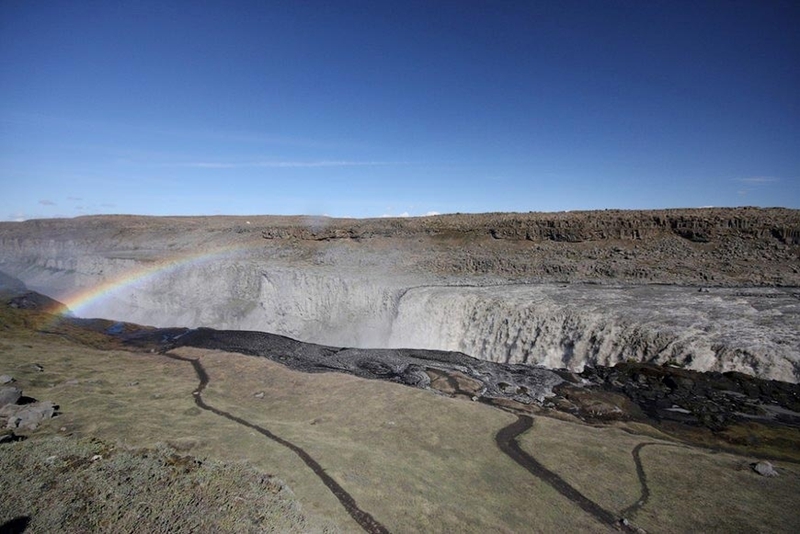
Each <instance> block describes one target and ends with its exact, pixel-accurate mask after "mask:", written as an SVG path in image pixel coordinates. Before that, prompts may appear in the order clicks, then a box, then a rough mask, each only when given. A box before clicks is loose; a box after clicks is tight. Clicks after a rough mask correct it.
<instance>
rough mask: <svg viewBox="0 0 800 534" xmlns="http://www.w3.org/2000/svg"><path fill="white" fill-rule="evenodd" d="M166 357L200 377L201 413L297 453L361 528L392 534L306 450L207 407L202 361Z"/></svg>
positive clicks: (196, 393)
mask: <svg viewBox="0 0 800 534" xmlns="http://www.w3.org/2000/svg"><path fill="white" fill-rule="evenodd" d="M164 356H166V357H167V358H171V359H173V360H180V361H182V362H188V363H190V364H191V365H192V367H193V368H194V372H195V373H196V374H197V378H198V379H199V380H200V384H199V385H198V386H197V388H196V389H195V390H194V391H193V392H192V395H193V396H194V403H195V404H196V405H197V407H198V408H200V409H201V410H206V411H208V412H211V413H213V414H215V415H218V416H220V417H224V418H225V419H228V420H229V421H233V422H234V423H238V424H240V425H242V426H245V427H247V428H250V429H252V430H255V431H256V432H258V433H259V434H261V435H262V436H265V437H267V438H269V439H271V440H272V441H274V442H276V443H279V444H281V445H283V446H284V447H286V448H287V449H289V450H290V451H292V452H293V453H295V454H296V455H297V456H299V457H300V459H301V460H303V462H304V463H305V464H306V465H307V466H308V467H309V468H310V469H311V470H312V471H313V472H314V474H315V475H317V476H318V477H319V479H320V480H321V481H322V483H323V484H325V486H326V487H327V488H328V489H329V490H331V493H333V494H334V496H336V498H337V499H338V500H339V502H340V503H341V504H342V506H343V507H344V509H345V510H347V513H348V514H350V517H352V518H353V519H354V520H355V521H356V522H357V523H358V524H359V525H361V528H363V529H364V531H365V532H367V533H369V534H388V532H389V530H388V529H387V528H386V527H384V526H383V525H382V524H381V523H379V522H378V521H377V520H376V519H375V518H374V517H372V515H370V514H369V512H365V511H364V510H362V509H361V508H359V507H358V504H356V501H355V499H353V497H352V496H351V495H350V494H349V493H348V492H347V491H346V490H345V489H344V488H343V487H342V486H340V485H339V483H338V482H336V481H335V480H334V479H333V478H331V476H330V475H328V474H327V473H326V472H325V469H323V467H322V466H321V465H320V464H319V462H317V461H316V460H314V458H312V457H311V456H310V455H309V454H308V453H307V452H306V451H304V450H303V449H302V448H300V447H298V446H297V445H295V444H294V443H292V442H291V441H288V440H285V439H283V438H282V437H280V436H277V435H275V434H273V433H272V432H270V431H269V430H267V429H266V428H263V427H260V426H258V425H254V424H253V423H251V422H249V421H247V420H245V419H242V418H241V417H237V416H235V415H233V414H230V413H228V412H225V411H223V410H220V409H218V408H214V407H213V406H210V405H208V404H206V402H205V401H204V400H203V390H204V389H205V388H206V386H207V385H208V382H209V376H208V373H207V372H206V370H205V369H204V368H203V364H201V363H200V361H199V360H195V359H192V358H184V357H182V356H176V355H174V354H164Z"/></svg>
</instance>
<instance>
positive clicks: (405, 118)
mask: <svg viewBox="0 0 800 534" xmlns="http://www.w3.org/2000/svg"><path fill="white" fill-rule="evenodd" d="M798 27H800V4H798V3H797V2H792V1H789V2H779V1H754V2H739V1H719V2H702V1H692V2H688V1H680V0H670V1H666V2H660V1H647V2H638V1H632V0H631V1H608V2H604V1H589V0H586V1H581V2H570V1H562V0H559V1H547V2H488V1H487V2H467V1H455V2H434V1H427V2H413V1H406V0H404V1H402V2H399V1H398V2H380V1H378V2H376V1H370V2H366V1H365V2H348V1H341V2H340V1H337V2H299V1H298V2H294V1H292V2H204V1H186V2H165V1H158V2H146V1H139V2H107V1H101V2H89V1H80V2H60V1H53V2H34V1H31V2H27V1H26V2H23V1H7V2H2V3H0V220H17V219H24V218H34V217H37V218H38V217H53V216H66V217H71V216H76V215H82V214H94V213H137V214H153V215H167V214H177V215H193V214H207V215H211V214H297V213H303V214H328V215H331V216H354V217H378V216H382V215H395V216H398V215H403V214H410V215H423V214H426V213H432V212H439V213H449V212H486V211H561V210H575V209H604V208H623V209H637V208H663V207H699V206H712V205H713V206H736V205H753V206H786V207H793V208H798V207H800V32H798V30H797V28H798Z"/></svg>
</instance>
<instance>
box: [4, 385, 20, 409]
mask: <svg viewBox="0 0 800 534" xmlns="http://www.w3.org/2000/svg"><path fill="white" fill-rule="evenodd" d="M21 396H22V390H21V389H19V388H17V387H14V386H6V387H1V388H0V408H2V407H3V406H5V405H6V404H16V403H17V401H18V400H19V398H20V397H21Z"/></svg>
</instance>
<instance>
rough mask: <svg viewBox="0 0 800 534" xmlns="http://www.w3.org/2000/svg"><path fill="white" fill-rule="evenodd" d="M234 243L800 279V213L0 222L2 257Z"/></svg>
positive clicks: (291, 257) (516, 266) (554, 276)
mask: <svg viewBox="0 0 800 534" xmlns="http://www.w3.org/2000/svg"><path fill="white" fill-rule="evenodd" d="M220 246H226V247H227V246H231V247H237V248H240V249H246V250H247V251H248V252H249V253H250V254H252V255H254V256H255V257H259V256H263V257H269V258H270V259H271V260H275V259H285V260H287V261H289V262H291V263H292V264H294V265H300V264H313V265H336V266H341V267H347V266H354V265H358V266H366V267H370V266H373V267H380V266H388V267H392V268H396V269H400V270H404V271H408V272H418V273H425V274H436V275H485V276H497V277H502V278H506V279H514V280H523V281H550V282H552V281H563V282H569V281H581V282H627V283H667V284H690V285H784V286H797V285H800V260H799V259H798V258H799V257H800V211H798V210H790V209H783V208H770V209H759V208H708V209H674V210H652V211H619V210H605V211H587V212H563V213H533V212H532V213H489V214H451V215H439V216H434V217H416V218H386V219H330V218H325V217H306V216H293V217H289V216H252V217H251V216H242V217H230V216H218V217H141V216H128V215H115V216H91V217H79V218H75V219H47V220H33V221H26V222H21V223H12V222H6V223H0V251H2V258H0V259H2V260H5V261H12V262H13V261H20V260H22V259H24V257H25V256H26V255H30V254H31V253H32V251H34V250H39V251H41V250H46V251H47V252H48V253H49V255H50V256H53V257H54V256H65V257H69V255H70V254H74V253H76V251H89V250H90V251H94V252H101V253H102V251H103V250H109V251H111V250H113V253H114V255H115V257H119V258H121V259H122V258H123V257H128V258H130V259H136V260H147V259H159V258H161V257H164V256H165V255H167V254H170V253H174V252H179V251H197V250H203V249H205V248H213V247H220Z"/></svg>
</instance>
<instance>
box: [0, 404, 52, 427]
mask: <svg viewBox="0 0 800 534" xmlns="http://www.w3.org/2000/svg"><path fill="white" fill-rule="evenodd" d="M55 413H56V405H55V404H53V403H52V402H50V401H43V402H35V403H33V404H24V405H22V406H19V405H16V404H9V405H6V406H4V407H3V408H0V416H5V417H7V418H8V422H7V423H6V428H12V429H16V428H18V429H20V430H36V428H37V427H38V426H39V424H40V423H41V422H42V421H44V420H45V419H50V418H51V417H53V416H54V415H55Z"/></svg>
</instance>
